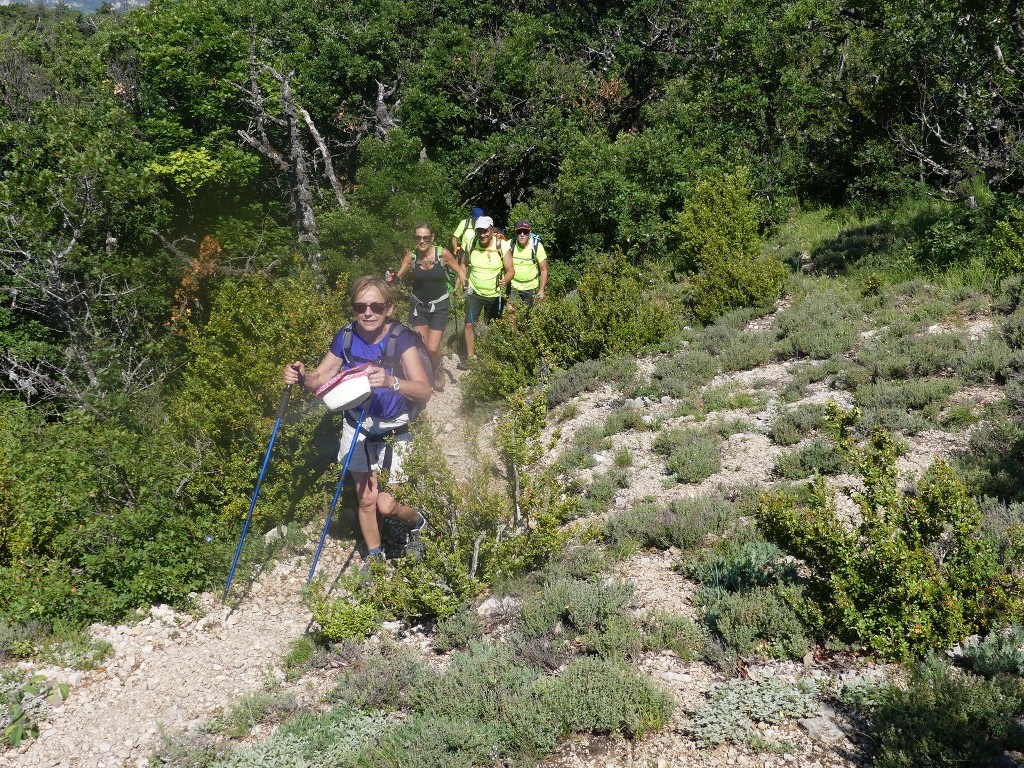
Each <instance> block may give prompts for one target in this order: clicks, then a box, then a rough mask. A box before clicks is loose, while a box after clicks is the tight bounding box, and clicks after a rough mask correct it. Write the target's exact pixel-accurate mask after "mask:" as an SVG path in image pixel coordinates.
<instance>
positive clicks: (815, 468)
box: [775, 438, 849, 480]
mask: <svg viewBox="0 0 1024 768" xmlns="http://www.w3.org/2000/svg"><path fill="white" fill-rule="evenodd" d="M848 469H849V465H848V464H847V463H846V462H845V461H844V460H843V456H842V454H841V453H840V452H839V450H838V449H837V448H836V446H835V444H834V443H833V442H832V441H831V440H828V439H825V438H818V439H816V440H814V441H813V442H811V443H809V444H808V445H805V446H803V447H802V448H798V449H796V450H793V451H788V452H786V453H783V454H780V455H779V456H778V457H777V458H776V459H775V472H776V474H778V475H779V477H783V478H785V479H786V480H802V479H803V478H805V477H810V476H811V475H814V474H820V475H838V474H840V473H842V472H845V471H847V470H848Z"/></svg>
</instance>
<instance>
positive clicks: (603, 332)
mask: <svg viewBox="0 0 1024 768" xmlns="http://www.w3.org/2000/svg"><path fill="white" fill-rule="evenodd" d="M672 317H673V312H672V310H671V307H670V306H669V305H668V304H667V303H666V302H665V301H664V299H663V298H661V296H660V292H658V291H648V288H647V282H646V274H645V273H643V272H642V271H641V270H640V269H639V268H638V267H637V266H636V265H633V264H631V263H630V262H629V261H628V260H627V259H626V258H625V257H624V256H623V255H621V254H602V255H599V256H597V257H595V258H594V259H593V260H592V261H591V262H590V263H589V264H588V267H587V270H586V272H585V273H584V274H583V277H582V278H581V280H580V282H579V285H578V286H577V288H576V291H575V292H574V293H572V294H570V295H569V296H566V297H565V298H561V299H557V298H552V299H548V300H545V301H543V302H541V303H540V304H538V305H537V306H536V307H534V309H533V310H532V311H531V312H529V313H528V314H520V313H513V312H508V313H506V314H505V315H504V316H503V317H502V318H500V319H499V320H497V321H495V322H493V323H492V324H491V325H490V327H489V328H488V329H487V333H486V334H481V337H480V339H479V341H478V343H477V345H476V346H477V355H478V357H479V360H478V362H477V364H476V365H475V366H474V368H473V370H472V371H471V372H470V374H469V376H467V377H466V379H465V380H464V382H463V395H464V396H465V397H466V398H468V399H469V400H470V401H491V400H497V399H500V398H502V397H504V396H506V395H508V394H511V393H512V392H515V391H516V390H518V389H522V388H524V387H529V386H532V385H533V384H534V383H535V381H536V376H537V371H538V369H539V367H540V363H541V359H542V357H543V360H544V361H545V362H546V363H547V365H548V366H549V367H551V368H562V369H564V368H569V367H571V366H573V365H575V364H576V363H581V362H583V361H586V360H599V359H602V358H615V357H622V356H624V355H631V356H633V357H634V358H635V356H636V355H637V354H639V353H640V351H641V350H643V349H644V347H646V346H647V345H649V344H653V343H655V342H657V341H659V340H660V339H661V338H662V337H663V336H664V335H666V334H667V333H668V331H669V330H670V329H671V328H672V327H673V322H672ZM620 365H625V364H620ZM619 370H623V368H619ZM584 380H585V379H584ZM573 388H574V387H567V391H571V390H572V389H573Z"/></svg>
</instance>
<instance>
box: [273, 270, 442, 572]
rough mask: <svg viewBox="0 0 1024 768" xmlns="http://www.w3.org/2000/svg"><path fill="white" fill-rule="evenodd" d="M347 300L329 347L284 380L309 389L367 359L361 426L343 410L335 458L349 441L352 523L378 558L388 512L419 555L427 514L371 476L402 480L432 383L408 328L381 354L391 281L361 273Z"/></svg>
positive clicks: (296, 365)
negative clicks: (346, 313) (355, 520)
mask: <svg viewBox="0 0 1024 768" xmlns="http://www.w3.org/2000/svg"><path fill="white" fill-rule="evenodd" d="M349 298H350V301H351V303H352V310H353V312H354V314H355V321H354V322H353V323H349V324H348V325H346V326H345V327H344V328H342V329H341V330H340V331H338V333H337V334H335V336H334V340H333V341H332V342H331V346H330V351H328V353H327V354H326V355H325V356H324V359H323V361H322V362H321V363H320V364H319V365H318V366H317V367H316V368H315V369H313V370H312V371H307V370H306V366H305V364H304V363H303V362H302V361H301V360H296V361H294V362H292V363H291V364H289V365H288V366H286V367H285V369H284V383H285V384H295V383H299V384H302V386H303V387H305V388H306V389H309V390H312V391H314V392H315V391H316V390H317V389H319V388H320V387H321V386H322V385H323V384H325V383H326V382H328V381H329V380H330V379H331V378H332V377H333V376H335V375H336V374H337V373H338V372H340V371H341V370H342V369H349V368H352V367H354V366H356V365H359V364H362V363H370V364H371V366H370V368H369V377H368V380H369V385H370V387H371V388H372V394H371V395H370V398H369V400H367V401H366V402H365V403H364V404H363V405H362V406H360V407H361V408H365V411H364V416H363V421H362V424H361V426H360V428H359V431H358V434H356V428H357V425H358V424H359V422H358V420H357V415H356V414H353V412H352V411H346V413H345V426H344V429H343V430H342V434H341V447H340V451H339V453H338V460H339V461H343V460H344V459H345V457H346V456H347V455H348V452H349V448H350V447H352V441H353V440H355V441H356V444H355V447H354V450H353V453H352V458H351V462H350V464H349V468H350V469H351V471H352V476H353V478H354V479H355V483H356V495H357V497H358V499H359V528H360V530H361V531H362V534H363V539H364V540H365V542H366V547H367V550H368V552H367V555H366V559H367V561H371V560H383V559H384V552H383V550H382V549H381V535H380V524H381V520H382V517H393V518H395V519H397V520H400V521H401V522H403V523H405V524H406V525H409V526H410V527H411V528H412V532H411V535H410V541H409V546H408V550H409V552H410V553H411V554H413V555H417V556H418V555H420V554H422V547H423V544H422V540H421V538H420V534H421V533H422V531H423V528H424V526H425V525H426V518H424V517H423V515H422V514H421V513H420V512H418V511H417V510H415V509H413V508H412V507H410V506H408V505H407V504H400V503H399V502H398V501H396V500H395V497H394V496H392V495H391V493H389V492H388V491H386V490H382V488H381V486H380V483H379V481H378V475H377V473H378V471H379V470H381V469H386V470H388V480H389V482H390V483H391V484H395V483H401V482H404V481H405V479H406V478H405V474H404V473H403V471H402V461H403V458H404V457H406V456H407V455H408V452H409V450H410V449H411V447H412V442H411V435H410V433H409V424H410V422H411V421H412V419H413V418H415V415H416V413H418V411H419V409H420V408H422V406H423V404H425V403H426V402H427V400H429V399H430V387H431V381H430V379H429V377H428V375H427V370H426V368H425V367H424V364H423V361H422V360H421V358H420V352H419V350H418V349H417V347H416V344H417V339H416V335H415V332H414V331H412V330H410V329H408V328H406V327H405V326H401V329H400V332H399V333H398V335H397V344H396V345H394V347H395V351H394V358H393V359H388V358H387V357H386V355H385V351H386V349H387V346H388V340H389V336H390V335H391V330H392V327H393V326H394V325H395V324H394V323H393V321H392V320H391V315H392V313H393V312H394V309H395V304H394V292H393V291H392V288H391V286H390V285H388V283H386V282H385V281H384V280H381V279H379V278H376V277H370V276H366V277H360V278H358V279H356V280H355V281H354V282H353V283H352V288H351V289H350V291H349ZM399 325H400V324H399Z"/></svg>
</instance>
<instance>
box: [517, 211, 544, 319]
mask: <svg viewBox="0 0 1024 768" xmlns="http://www.w3.org/2000/svg"><path fill="white" fill-rule="evenodd" d="M511 253H512V267H513V268H514V269H515V276H514V277H513V278H512V290H513V292H514V293H513V295H514V296H518V297H519V298H520V299H522V300H523V301H524V302H526V306H528V307H531V308H532V307H533V300H534V298H538V299H543V298H544V289H545V288H546V287H547V285H548V254H547V251H545V250H544V243H542V242H541V241H540V238H539V237H538V236H537V235H535V234H533V228H532V227H531V226H530V222H528V221H526V220H525V219H522V220H520V221H517V222H516V239H515V242H513V243H512V251H511Z"/></svg>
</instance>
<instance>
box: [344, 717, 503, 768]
mask: <svg viewBox="0 0 1024 768" xmlns="http://www.w3.org/2000/svg"><path fill="white" fill-rule="evenodd" d="M516 747H517V748H518V750H521V749H522V746H521V745H519V744H517V745H516ZM518 750H517V751H518ZM508 752H509V744H508V738H507V731H506V729H505V728H504V727H503V724H501V723H490V722H487V723H485V722H478V721H466V720H463V719H461V718H453V717H451V716H447V715H439V714H433V713H415V714H413V715H411V716H410V717H408V718H407V719H406V720H405V722H403V723H402V724H401V725H398V726H397V727H394V728H392V729H389V730H388V731H386V732H385V733H384V734H383V735H382V737H381V738H379V739H377V740H375V741H374V743H373V744H372V746H371V747H370V748H369V749H368V750H367V751H366V752H365V753H364V754H363V755H362V756H361V757H360V759H359V761H358V762H357V763H356V765H357V766H359V767H360V768H379V767H383V766H400V765H409V766H412V765H415V766H417V768H421V767H422V768H474V767H475V766H479V765H486V764H488V763H490V762H492V761H493V760H494V758H495V756H496V755H502V754H508Z"/></svg>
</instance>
